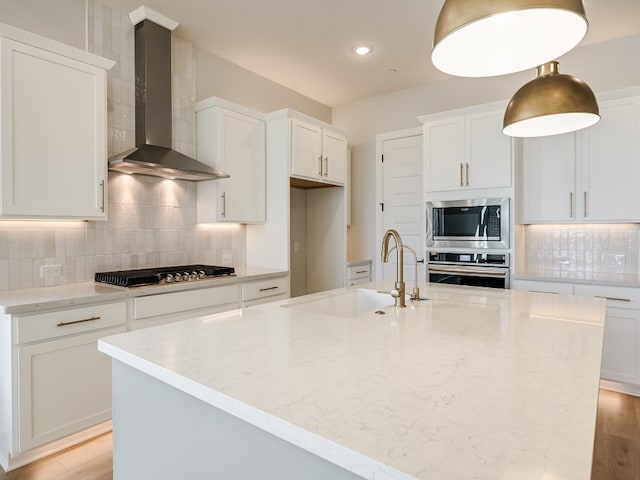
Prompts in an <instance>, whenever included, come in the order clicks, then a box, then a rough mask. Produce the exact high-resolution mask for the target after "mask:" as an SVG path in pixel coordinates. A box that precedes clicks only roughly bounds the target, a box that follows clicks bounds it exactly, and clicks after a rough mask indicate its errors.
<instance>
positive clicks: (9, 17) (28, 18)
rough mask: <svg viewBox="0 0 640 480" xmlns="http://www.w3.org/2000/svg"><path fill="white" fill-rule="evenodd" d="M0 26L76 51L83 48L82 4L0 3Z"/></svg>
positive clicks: (71, 0)
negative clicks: (18, 29)
mask: <svg viewBox="0 0 640 480" xmlns="http://www.w3.org/2000/svg"><path fill="white" fill-rule="evenodd" d="M0 22H2V23H6V24H8V25H12V26H14V27H18V28H21V29H23V30H27V31H29V32H32V33H37V34H38V35H42V36H45V37H48V38H51V39H52V40H56V41H58V42H62V43H66V44H69V45H72V46H74V47H76V48H85V46H86V42H85V39H86V36H85V32H86V2H85V0H55V1H45V2H43V1H42V0H0Z"/></svg>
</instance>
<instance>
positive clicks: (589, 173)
mask: <svg viewBox="0 0 640 480" xmlns="http://www.w3.org/2000/svg"><path fill="white" fill-rule="evenodd" d="M600 115H601V117H602V118H601V119H600V121H599V122H598V123H597V124H595V125H594V126H593V127H591V128H587V129H585V130H583V131H581V132H580V133H579V137H578V138H579V143H578V157H579V159H580V162H579V165H580V166H581V168H582V171H581V172H580V180H581V187H582V188H581V189H579V190H578V191H577V192H576V194H577V196H578V199H579V201H581V202H582V208H581V209H580V211H579V212H578V215H579V217H582V218H583V219H584V220H586V221H590V220H593V221H598V220H603V221H621V222H622V221H638V220H640V208H639V205H640V188H639V187H638V180H639V179H640V97H631V98H621V99H616V100H610V101H606V102H601V103H600Z"/></svg>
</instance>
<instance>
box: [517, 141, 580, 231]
mask: <svg viewBox="0 0 640 480" xmlns="http://www.w3.org/2000/svg"><path fill="white" fill-rule="evenodd" d="M521 142H522V153H521V158H520V161H521V162H520V176H521V177H520V219H519V221H520V223H536V222H567V221H572V220H573V219H575V217H576V196H575V195H576V194H575V183H576V166H575V162H576V156H575V134H574V133H568V134H565V135H553V136H550V137H538V138H524V139H522V140H521Z"/></svg>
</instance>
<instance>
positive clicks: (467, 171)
mask: <svg viewBox="0 0 640 480" xmlns="http://www.w3.org/2000/svg"><path fill="white" fill-rule="evenodd" d="M465 165H466V167H467V168H466V170H465V173H466V176H467V187H468V186H469V164H468V163H466V164H465Z"/></svg>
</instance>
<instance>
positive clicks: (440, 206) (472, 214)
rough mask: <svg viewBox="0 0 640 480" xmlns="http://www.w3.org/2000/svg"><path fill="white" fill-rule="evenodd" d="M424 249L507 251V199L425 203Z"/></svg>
mask: <svg viewBox="0 0 640 480" xmlns="http://www.w3.org/2000/svg"><path fill="white" fill-rule="evenodd" d="M427 247H435V248H509V199H508V198H475V199H468V200H452V201H433V202H427Z"/></svg>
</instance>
